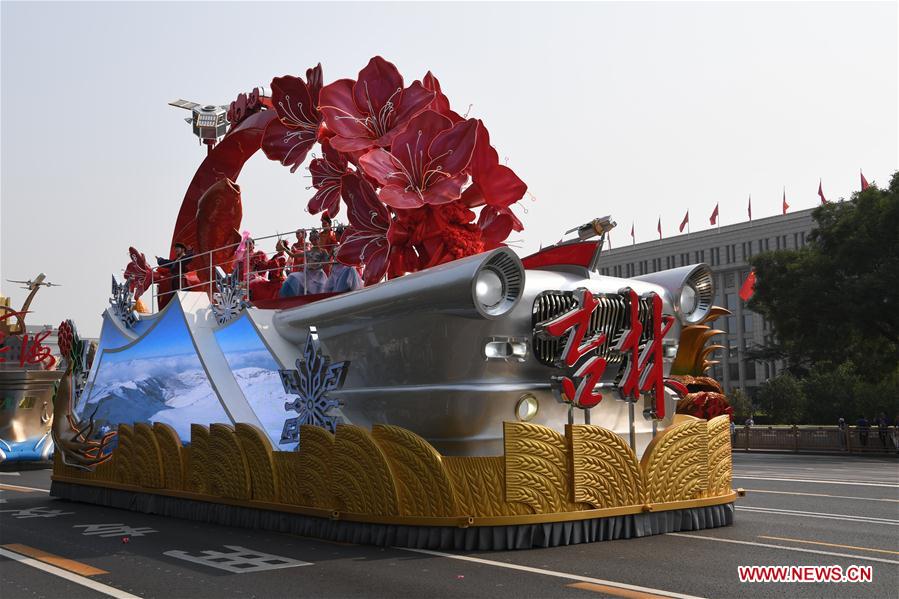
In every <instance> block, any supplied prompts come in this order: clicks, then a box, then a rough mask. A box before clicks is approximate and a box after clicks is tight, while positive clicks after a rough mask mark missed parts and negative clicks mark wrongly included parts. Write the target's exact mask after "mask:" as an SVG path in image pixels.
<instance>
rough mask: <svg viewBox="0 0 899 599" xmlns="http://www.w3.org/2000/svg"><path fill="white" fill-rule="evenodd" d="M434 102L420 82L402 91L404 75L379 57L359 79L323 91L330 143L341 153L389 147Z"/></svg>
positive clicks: (371, 62) (370, 62)
mask: <svg viewBox="0 0 899 599" xmlns="http://www.w3.org/2000/svg"><path fill="white" fill-rule="evenodd" d="M433 99H434V92H432V91H429V90H427V89H425V88H424V87H423V86H422V84H421V83H420V82H418V81H416V82H415V83H413V84H412V85H410V86H409V87H407V88H405V89H403V76H402V75H400V72H399V71H398V70H397V68H396V67H395V66H394V65H393V63H390V62H387V61H386V60H384V59H383V58H381V57H380V56H375V57H374V58H372V59H371V60H370V61H369V62H368V65H367V66H366V67H365V68H364V69H362V70H361V71H359V78H358V79H357V80H356V81H353V80H352V79H339V80H337V81H335V82H334V83H331V84H330V85H327V86H326V87H324V88H323V89H322V91H321V102H320V108H321V111H322V114H323V115H324V118H325V124H326V125H327V127H328V129H330V130H331V131H333V132H334V134H335V136H334V138H333V139H332V140H331V144H332V145H333V146H334V148H335V149H336V150H338V151H340V152H357V151H360V150H367V149H369V148H372V147H375V146H378V147H386V146H389V145H390V144H391V143H392V142H393V138H394V137H395V136H396V135H397V134H398V133H399V132H400V131H401V130H402V128H403V126H404V125H405V124H406V123H407V122H408V121H409V119H411V118H412V117H414V116H415V115H416V114H418V113H420V112H421V111H423V110H424V109H425V108H426V107H427V106H428V104H430V102H431V101H432V100H433Z"/></svg>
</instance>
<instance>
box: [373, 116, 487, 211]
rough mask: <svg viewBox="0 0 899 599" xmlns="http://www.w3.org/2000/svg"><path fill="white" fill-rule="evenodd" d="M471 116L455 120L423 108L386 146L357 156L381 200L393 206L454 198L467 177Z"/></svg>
mask: <svg viewBox="0 0 899 599" xmlns="http://www.w3.org/2000/svg"><path fill="white" fill-rule="evenodd" d="M477 128H478V122H477V121H475V120H474V119H469V120H467V121H461V122H459V123H456V124H455V125H453V124H452V122H451V121H450V120H449V119H448V118H447V117H445V116H443V115H441V114H439V113H437V112H435V111H433V110H428V111H425V112H423V113H421V114H420V115H418V116H417V117H415V118H414V119H412V120H411V121H409V124H408V126H407V127H406V129H405V130H403V132H402V133H400V134H399V135H397V136H396V137H395V138H394V140H393V145H392V146H391V147H390V151H387V150H385V149H383V148H376V149H374V150H371V151H370V152H368V153H366V154H365V155H363V156H362V157H361V158H360V159H359V166H360V167H361V168H362V170H363V171H364V172H365V174H366V175H368V176H370V177H372V178H374V179H375V180H376V181H377V182H378V183H380V184H381V185H382V186H383V187H382V189H381V193H380V195H379V197H380V198H381V201H382V202H384V203H385V204H387V205H388V206H391V207H392V208H397V209H409V208H419V207H421V206H424V205H426V204H446V203H448V202H452V201H454V200H458V199H459V198H460V197H461V195H462V186H463V185H464V184H465V183H466V182H467V181H468V174H467V173H465V172H464V171H465V169H466V168H467V167H468V164H469V162H471V155H472V152H473V151H474V144H475V140H476V139H477Z"/></svg>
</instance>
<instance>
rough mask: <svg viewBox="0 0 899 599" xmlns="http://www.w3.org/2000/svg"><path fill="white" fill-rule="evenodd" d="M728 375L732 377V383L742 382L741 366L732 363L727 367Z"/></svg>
mask: <svg viewBox="0 0 899 599" xmlns="http://www.w3.org/2000/svg"><path fill="white" fill-rule="evenodd" d="M727 373H728V374H729V375H730V380H731V381H739V380H740V365H739V364H737V363H732V364H728V365H727Z"/></svg>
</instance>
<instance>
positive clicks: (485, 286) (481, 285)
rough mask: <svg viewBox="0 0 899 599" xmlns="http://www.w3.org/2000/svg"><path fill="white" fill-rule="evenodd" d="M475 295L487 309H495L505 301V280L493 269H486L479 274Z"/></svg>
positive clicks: (475, 285)
mask: <svg viewBox="0 0 899 599" xmlns="http://www.w3.org/2000/svg"><path fill="white" fill-rule="evenodd" d="M474 293H475V296H476V297H477V298H478V301H479V302H481V305H482V306H484V307H485V308H488V309H489V308H495V307H496V305H497V304H499V303H500V302H501V301H503V297H504V295H505V294H504V293H503V280H502V279H501V278H500V276H499V275H498V274H496V272H495V271H494V270H493V269H490V268H485V269H484V270H482V271H481V272H479V273H478V279H477V281H476V282H475V284H474Z"/></svg>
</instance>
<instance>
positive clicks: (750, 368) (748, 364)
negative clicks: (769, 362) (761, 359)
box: [743, 360, 755, 381]
mask: <svg viewBox="0 0 899 599" xmlns="http://www.w3.org/2000/svg"><path fill="white" fill-rule="evenodd" d="M743 372H745V373H746V380H747V381H754V380H755V362H754V361H752V360H746V361H745V362H744V363H743Z"/></svg>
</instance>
